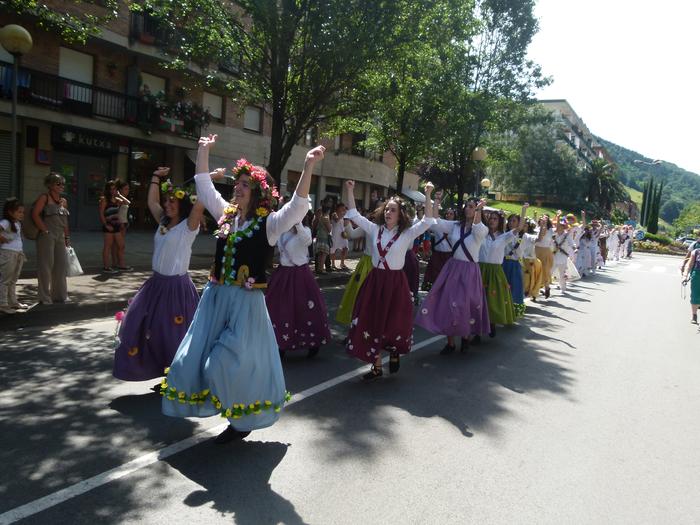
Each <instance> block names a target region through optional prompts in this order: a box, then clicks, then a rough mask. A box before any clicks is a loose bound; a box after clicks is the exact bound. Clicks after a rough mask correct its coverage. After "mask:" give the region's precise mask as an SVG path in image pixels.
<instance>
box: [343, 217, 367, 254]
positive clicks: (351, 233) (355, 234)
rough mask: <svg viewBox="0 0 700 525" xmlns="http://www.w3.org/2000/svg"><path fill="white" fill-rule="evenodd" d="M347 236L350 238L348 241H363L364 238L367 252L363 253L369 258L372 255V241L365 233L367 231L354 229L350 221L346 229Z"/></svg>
mask: <svg viewBox="0 0 700 525" xmlns="http://www.w3.org/2000/svg"><path fill="white" fill-rule="evenodd" d="M346 218H347V217H346ZM345 234H346V235H347V236H348V239H362V238H363V237H364V238H365V251H364V252H363V253H364V254H365V255H369V256H371V255H372V249H371V248H370V243H371V242H372V241H370V239H369V236H368V235H367V234H366V233H365V230H363V229H362V228H353V227H352V224H350V221H348V225H347V226H346V227H345Z"/></svg>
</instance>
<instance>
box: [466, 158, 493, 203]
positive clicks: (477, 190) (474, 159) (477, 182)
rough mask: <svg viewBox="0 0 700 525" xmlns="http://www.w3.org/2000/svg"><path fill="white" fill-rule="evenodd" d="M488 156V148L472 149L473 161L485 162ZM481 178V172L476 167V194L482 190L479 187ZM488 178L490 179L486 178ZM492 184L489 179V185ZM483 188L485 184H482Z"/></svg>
mask: <svg viewBox="0 0 700 525" xmlns="http://www.w3.org/2000/svg"><path fill="white" fill-rule="evenodd" d="M487 156H488V152H487V151H486V148H481V147H476V148H474V151H472V154H471V160H472V161H473V162H483V161H485V160H486V157H487ZM479 180H480V174H479V172H478V171H477V170H476V169H475V170H474V196H477V195H479V193H480V192H481V190H480V188H479ZM484 180H488V179H484ZM490 186H491V181H489V187H490ZM481 187H482V188H483V187H484V186H483V184H482V185H481Z"/></svg>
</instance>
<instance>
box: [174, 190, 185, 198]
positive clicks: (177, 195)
mask: <svg viewBox="0 0 700 525" xmlns="http://www.w3.org/2000/svg"><path fill="white" fill-rule="evenodd" d="M175 198H176V199H184V198H185V192H184V191H182V190H177V191H176V192H175Z"/></svg>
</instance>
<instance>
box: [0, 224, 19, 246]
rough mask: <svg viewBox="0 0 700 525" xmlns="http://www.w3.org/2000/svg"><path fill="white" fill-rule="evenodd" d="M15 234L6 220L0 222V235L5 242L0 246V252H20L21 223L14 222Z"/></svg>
mask: <svg viewBox="0 0 700 525" xmlns="http://www.w3.org/2000/svg"><path fill="white" fill-rule="evenodd" d="M15 227H16V228H17V231H16V232H13V231H12V224H10V221H8V220H7V219H2V220H0V235H2V236H3V237H4V238H5V240H6V241H7V242H5V243H3V244H0V250H10V251H11V252H21V251H22V223H21V222H19V221H15Z"/></svg>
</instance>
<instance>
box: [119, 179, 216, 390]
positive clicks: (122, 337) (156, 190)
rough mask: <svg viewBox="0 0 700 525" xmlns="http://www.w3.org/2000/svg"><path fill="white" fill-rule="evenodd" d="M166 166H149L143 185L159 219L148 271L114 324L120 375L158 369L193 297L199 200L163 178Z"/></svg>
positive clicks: (168, 357)
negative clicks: (148, 180)
mask: <svg viewBox="0 0 700 525" xmlns="http://www.w3.org/2000/svg"><path fill="white" fill-rule="evenodd" d="M169 172H170V168H158V169H157V170H156V171H154V172H153V177H151V184H150V185H149V189H148V209H149V211H150V212H151V215H152V216H153V218H154V219H155V220H156V222H157V223H158V224H159V225H158V229H157V230H156V232H155V235H154V238H153V244H154V249H153V258H152V261H151V264H152V268H153V275H152V276H151V277H149V278H148V280H147V281H146V282H145V283H143V285H142V286H141V288H140V289H139V291H138V293H137V294H136V295H135V296H134V298H133V300H132V301H131V303H130V304H129V307H128V308H127V311H126V316H125V317H124V320H123V322H122V324H121V327H120V329H119V344H118V346H117V348H116V350H115V352H114V370H113V374H114V377H116V378H117V379H122V380H124V381H146V380H147V379H153V378H155V377H160V376H162V375H163V371H164V370H165V368H166V367H168V366H169V365H170V363H171V362H172V360H173V356H174V355H175V352H176V351H177V348H178V346H179V345H180V341H182V339H183V337H185V334H186V333H187V328H188V327H189V325H190V323H191V322H192V318H193V317H194V312H195V310H196V309H197V303H198V302H199V295H197V289H196V288H195V286H194V283H193V282H192V279H191V278H190V275H189V274H188V273H187V270H188V268H189V266H190V258H191V256H192V244H193V243H194V240H195V239H196V238H197V234H198V233H199V223H200V221H201V219H202V214H203V213H204V205H203V204H202V203H200V202H197V200H196V196H195V195H192V194H191V193H189V192H187V191H186V190H184V189H182V188H175V187H173V186H172V184H170V182H169V181H167V182H166V181H165V178H166V177H167V176H168V173H169ZM161 189H162V190H163V194H164V195H163V201H162V202H163V204H162V206H161V202H160V198H159V197H160V191H161Z"/></svg>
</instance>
